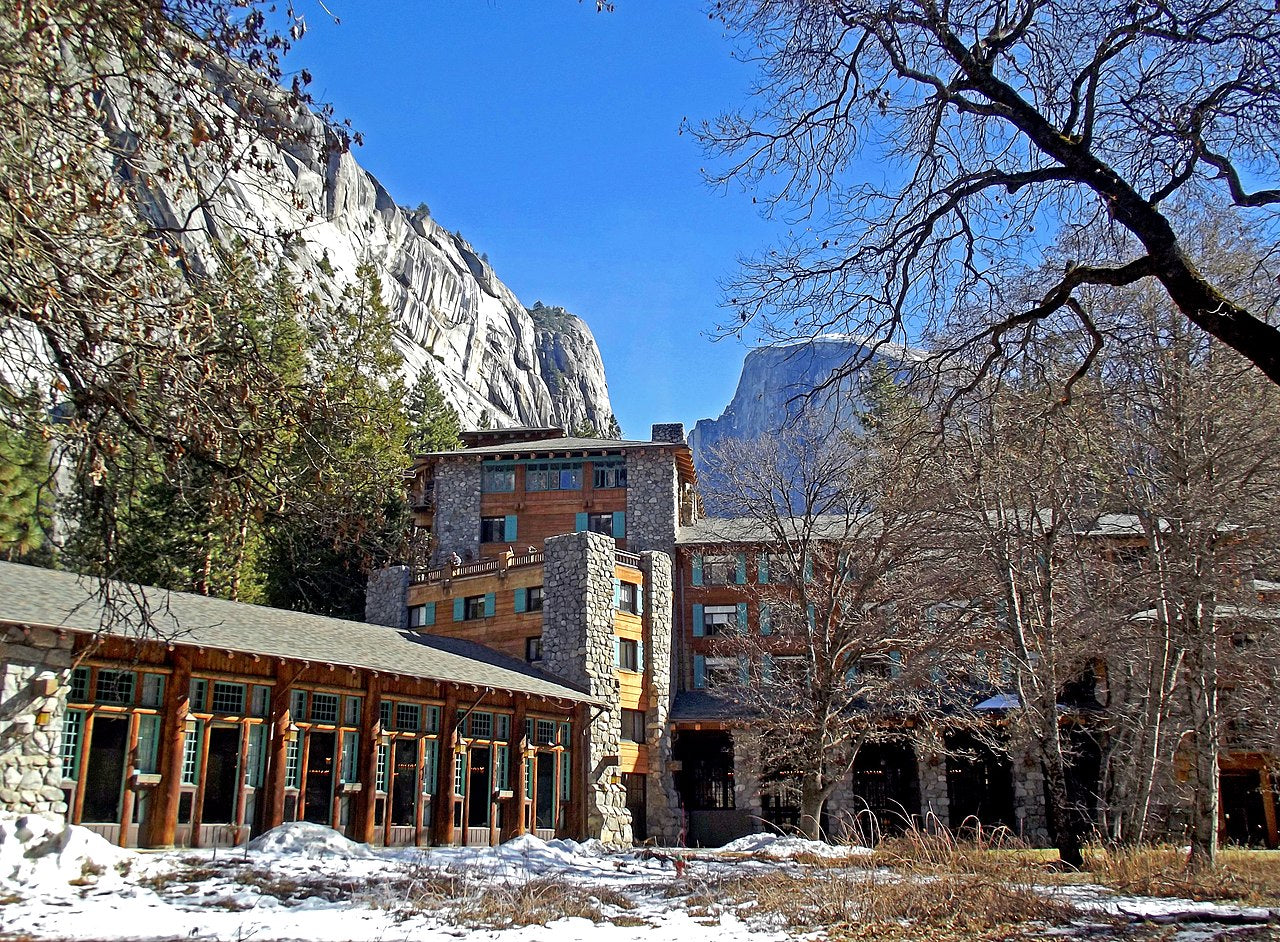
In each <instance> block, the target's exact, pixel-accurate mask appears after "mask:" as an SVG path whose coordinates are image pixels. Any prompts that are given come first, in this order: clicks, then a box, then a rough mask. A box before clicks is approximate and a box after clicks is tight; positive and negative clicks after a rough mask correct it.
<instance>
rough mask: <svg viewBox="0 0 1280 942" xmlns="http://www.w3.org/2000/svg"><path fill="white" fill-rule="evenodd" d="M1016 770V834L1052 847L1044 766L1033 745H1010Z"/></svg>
mask: <svg viewBox="0 0 1280 942" xmlns="http://www.w3.org/2000/svg"><path fill="white" fill-rule="evenodd" d="M1009 761H1010V762H1011V763H1012V765H1013V768H1012V769H1010V775H1011V776H1012V777H1013V814H1014V817H1015V819H1016V820H1015V822H1014V831H1015V833H1017V835H1018V837H1020V838H1022V839H1023V840H1024V841H1026V842H1027V843H1028V844H1031V845H1032V846H1033V847H1047V846H1049V843H1050V842H1049V815H1048V806H1047V805H1046V802H1045V797H1046V794H1045V782H1044V766H1043V765H1042V764H1041V761H1040V754H1039V750H1038V749H1036V748H1035V746H1034V745H1033V744H1032V743H1024V742H1012V743H1010V744H1009Z"/></svg>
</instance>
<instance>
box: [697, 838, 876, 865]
mask: <svg viewBox="0 0 1280 942" xmlns="http://www.w3.org/2000/svg"><path fill="white" fill-rule="evenodd" d="M871 852H872V851H871V848H870V847H859V846H857V845H843V844H827V843H825V842H823V841H811V840H809V839H807V838H804V837H784V836H782V835H779V834H748V835H747V836H746V837H740V838H738V839H737V840H736V841H730V842H729V843H728V844H725V845H724V846H723V847H721V848H720V850H719V853H722V854H754V855H756V856H759V857H768V858H770V859H771V860H793V859H794V858H796V857H801V856H813V857H823V858H826V859H829V860H838V859H842V858H846V857H863V856H865V855H867V854H870V853H871Z"/></svg>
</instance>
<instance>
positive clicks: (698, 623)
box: [693, 605, 707, 638]
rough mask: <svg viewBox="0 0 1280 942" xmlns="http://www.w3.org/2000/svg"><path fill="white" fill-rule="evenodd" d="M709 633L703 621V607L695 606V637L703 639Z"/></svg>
mask: <svg viewBox="0 0 1280 942" xmlns="http://www.w3.org/2000/svg"><path fill="white" fill-rule="evenodd" d="M706 633H707V626H706V625H705V624H704V623H703V621H702V606H701V605H695V606H694V607H693V636H694V637H695V638H701V637H702V636H703V635H705V634H706Z"/></svg>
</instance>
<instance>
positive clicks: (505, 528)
mask: <svg viewBox="0 0 1280 942" xmlns="http://www.w3.org/2000/svg"><path fill="white" fill-rule="evenodd" d="M502 538H503V539H504V540H505V541H506V542H508V543H514V542H515V540H516V515H515V514H507V516H506V517H505V518H504V519H503V521H502Z"/></svg>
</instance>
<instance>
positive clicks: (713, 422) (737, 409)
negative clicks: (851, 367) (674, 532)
mask: <svg viewBox="0 0 1280 942" xmlns="http://www.w3.org/2000/svg"><path fill="white" fill-rule="evenodd" d="M866 354H867V350H866V347H864V346H863V343H862V341H861V339H859V338H856V337H852V336H848V335H845V334H828V335H824V336H822V337H818V338H816V339H814V340H811V341H807V342H803V343H794V344H785V345H778V346H769V347H757V348H756V349H754V350H751V351H750V352H748V353H747V356H746V359H745V360H744V361H743V363H742V376H741V377H740V378H739V379H738V388H737V389H736V390H735V391H734V394H733V400H732V401H731V402H730V403H729V405H728V407H727V408H726V409H725V410H724V412H722V413H721V414H720V417H719V418H718V419H699V420H698V423H697V424H696V425H695V426H694V428H693V431H691V432H690V433H689V446H690V447H691V448H692V449H693V460H694V463H695V464H696V466H697V469H698V474H699V476H705V475H707V474H709V473H710V471H709V459H710V457H711V453H712V452H713V451H714V449H715V447H716V445H717V444H718V443H720V442H722V441H725V440H726V439H740V440H746V441H750V440H752V439H756V438H759V437H760V436H762V435H768V434H771V433H773V432H776V431H777V430H778V429H780V428H781V427H782V426H783V425H785V424H786V422H787V420H788V419H790V418H793V417H794V416H795V415H796V414H798V413H799V412H800V411H801V410H802V409H804V408H806V407H807V408H810V409H814V408H816V409H821V410H823V411H826V412H832V413H834V414H835V415H836V416H837V417H838V418H839V419H840V421H841V424H843V425H848V426H853V425H856V424H857V421H858V415H859V414H860V413H862V412H864V411H865V410H866V408H867V400H866V396H865V394H864V393H863V388H864V385H865V384H866V383H867V382H869V381H870V380H871V378H872V377H873V376H874V375H876V373H877V370H878V369H885V370H888V371H889V372H890V374H896V373H900V372H901V371H903V370H904V369H905V368H906V367H907V366H909V365H910V364H911V363H914V362H918V361H919V360H921V359H922V358H923V357H924V353H923V352H921V351H919V350H912V349H909V348H906V347H898V346H889V345H883V346H881V347H880V349H879V350H878V351H877V352H876V353H875V355H874V356H872V357H871V359H870V360H869V362H868V363H867V364H866V365H865V366H863V367H862V368H861V369H860V370H859V371H858V372H857V373H855V374H854V375H852V376H849V377H846V378H844V379H841V380H840V381H839V382H838V383H833V384H832V386H831V388H830V389H822V390H821V391H819V392H817V393H815V392H814V390H817V389H819V387H821V386H822V385H823V384H824V383H826V382H827V381H828V380H830V379H831V377H832V374H834V373H835V372H836V371H837V370H839V369H840V368H841V367H843V366H844V365H845V364H846V363H849V362H851V361H854V362H857V361H859V360H860V359H862V358H865V357H866Z"/></svg>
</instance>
